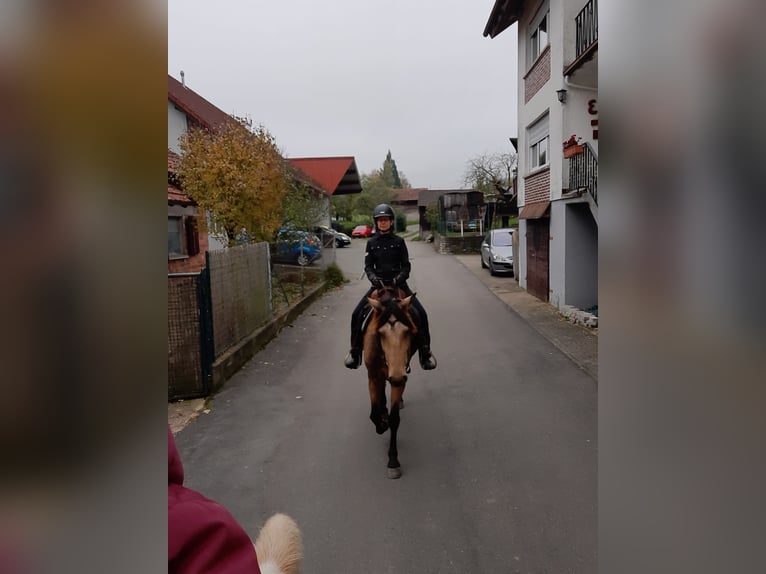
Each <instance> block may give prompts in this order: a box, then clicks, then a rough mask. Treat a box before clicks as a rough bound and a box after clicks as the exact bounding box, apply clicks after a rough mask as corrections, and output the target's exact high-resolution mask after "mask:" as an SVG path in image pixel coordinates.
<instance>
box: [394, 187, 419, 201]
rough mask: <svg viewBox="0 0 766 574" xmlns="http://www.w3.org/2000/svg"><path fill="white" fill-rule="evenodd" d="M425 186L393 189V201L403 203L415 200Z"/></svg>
mask: <svg viewBox="0 0 766 574" xmlns="http://www.w3.org/2000/svg"><path fill="white" fill-rule="evenodd" d="M425 189H426V188H425V187H417V188H409V187H408V188H404V189H395V190H394V193H396V199H395V200H394V202H399V203H405V202H408V201H417V200H418V194H419V193H420V192H421V191H423V190H425Z"/></svg>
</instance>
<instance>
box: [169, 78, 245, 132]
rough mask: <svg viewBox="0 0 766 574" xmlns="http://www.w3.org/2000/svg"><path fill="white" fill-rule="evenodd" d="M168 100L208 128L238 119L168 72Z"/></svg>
mask: <svg viewBox="0 0 766 574" xmlns="http://www.w3.org/2000/svg"><path fill="white" fill-rule="evenodd" d="M168 100H170V101H171V102H173V105H175V106H176V107H177V108H178V109H179V110H181V111H182V112H184V113H185V114H186V115H187V116H191V117H192V118H193V119H194V120H195V121H197V123H199V124H200V125H202V126H203V127H204V128H207V129H215V128H216V127H217V126H219V125H221V124H222V123H227V122H233V121H236V120H235V119H234V118H232V117H231V116H230V115H229V114H227V113H226V112H224V111H223V110H221V109H220V108H217V107H215V106H214V105H213V104H211V103H210V102H208V101H207V100H206V99H205V98H203V97H202V96H200V95H199V94H198V93H197V92H195V91H194V90H192V89H190V88H188V87H187V86H184V85H183V84H181V82H179V81H178V80H176V79H175V78H174V77H173V76H171V75H170V74H168Z"/></svg>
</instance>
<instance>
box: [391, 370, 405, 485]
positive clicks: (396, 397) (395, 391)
mask: <svg viewBox="0 0 766 574" xmlns="http://www.w3.org/2000/svg"><path fill="white" fill-rule="evenodd" d="M403 393H404V385H400V386H396V387H395V386H393V385H392V386H391V412H390V413H389V415H388V422H389V424H390V425H391V441H390V442H389V444H388V478H399V477H400V476H402V468H401V465H400V464H399V451H398V450H397V448H396V433H397V431H398V430H399V408H400V407H399V405H400V404H402V394H403Z"/></svg>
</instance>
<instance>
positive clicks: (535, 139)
mask: <svg viewBox="0 0 766 574" xmlns="http://www.w3.org/2000/svg"><path fill="white" fill-rule="evenodd" d="M548 141H549V137H548V114H545V115H544V116H543V117H542V118H540V119H539V120H537V121H536V122H535V123H534V124H532V125H531V126H529V127H528V128H527V142H528V149H529V169H530V170H533V169H537V168H538V167H542V166H545V165H548V159H549V157H548V151H549V150H548Z"/></svg>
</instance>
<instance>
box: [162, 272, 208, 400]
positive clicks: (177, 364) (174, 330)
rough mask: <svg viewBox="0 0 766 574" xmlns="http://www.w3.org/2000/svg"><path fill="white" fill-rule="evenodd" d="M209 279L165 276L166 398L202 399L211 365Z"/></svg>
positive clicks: (194, 275)
mask: <svg viewBox="0 0 766 574" xmlns="http://www.w3.org/2000/svg"><path fill="white" fill-rule="evenodd" d="M209 287H210V285H209V275H208V274H207V272H204V271H203V272H202V273H178V274H172V275H168V398H169V399H184V398H192V397H199V396H205V395H207V394H208V393H209V392H210V373H211V366H212V364H213V349H212V337H211V327H212V324H211V316H210V304H209V301H210V290H209Z"/></svg>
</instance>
